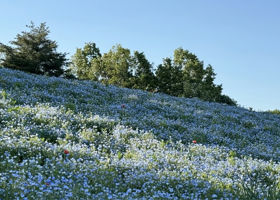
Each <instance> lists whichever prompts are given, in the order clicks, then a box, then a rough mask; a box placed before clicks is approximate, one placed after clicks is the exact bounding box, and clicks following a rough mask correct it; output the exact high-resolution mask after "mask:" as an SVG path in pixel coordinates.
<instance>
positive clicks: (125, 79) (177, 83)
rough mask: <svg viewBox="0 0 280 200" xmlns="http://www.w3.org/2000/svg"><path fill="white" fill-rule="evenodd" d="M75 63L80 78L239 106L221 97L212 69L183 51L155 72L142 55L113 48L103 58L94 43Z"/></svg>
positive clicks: (220, 89) (74, 60)
mask: <svg viewBox="0 0 280 200" xmlns="http://www.w3.org/2000/svg"><path fill="white" fill-rule="evenodd" d="M72 63H73V66H74V67H73V68H72V70H73V73H74V74H76V76H77V77H78V78H79V79H90V80H95V81H100V82H102V83H105V84H113V85H117V86H121V87H127V88H133V89H142V90H146V91H153V92H155V91H156V92H161V93H165V94H169V95H172V96H178V97H198V98H200V99H202V100H205V101H211V102H220V103H226V104H229V105H236V102H235V101H234V100H232V99H231V98H230V97H228V96H226V95H223V94H222V85H216V84H215V83H214V80H215V76H216V74H215V72H214V69H213V67H212V66H211V65H208V66H207V67H206V68H204V64H203V62H202V61H200V60H199V59H198V58H197V56H196V55H194V54H193V53H191V52H189V51H188V50H184V49H182V48H178V49H176V50H175V51H174V58H173V59H171V58H165V59H163V63H162V64H160V65H159V66H158V67H157V69H156V70H155V73H154V72H153V65H152V64H151V63H150V62H149V61H148V60H147V58H146V56H145V54H144V53H143V52H141V53H140V52H138V51H135V52H134V54H133V55H132V54H131V52H130V50H129V49H126V48H123V47H122V46H121V45H117V46H113V47H112V49H111V50H109V52H108V53H104V54H103V55H101V54H100V51H99V49H98V48H97V47H96V45H95V43H88V44H86V45H85V46H84V48H83V49H79V48H78V49H77V51H76V53H75V55H74V56H73V58H72Z"/></svg>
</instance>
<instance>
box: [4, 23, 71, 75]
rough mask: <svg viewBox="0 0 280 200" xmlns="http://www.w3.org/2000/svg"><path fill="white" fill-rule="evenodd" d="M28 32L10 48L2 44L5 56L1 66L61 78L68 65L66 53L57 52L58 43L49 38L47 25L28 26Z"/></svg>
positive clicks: (17, 38)
mask: <svg viewBox="0 0 280 200" xmlns="http://www.w3.org/2000/svg"><path fill="white" fill-rule="evenodd" d="M27 28H29V31H28V32H25V31H23V32H22V33H21V34H18V35H17V36H16V39H15V40H14V41H11V42H10V43H11V44H12V45H13V46H8V45H4V44H2V43H0V53H1V54H2V55H3V56H2V57H3V58H1V59H0V64H1V65H3V66H4V67H7V68H11V69H18V70H22V71H26V72H30V73H35V74H44V75H49V76H60V75H62V74H63V73H64V69H63V67H64V66H65V65H67V59H66V53H58V52H57V50H56V49H57V47H58V46H57V43H56V42H55V41H52V40H50V39H49V38H48V35H49V33H50V31H49V28H48V27H47V26H46V23H41V24H40V26H38V27H36V26H35V25H34V23H33V22H31V25H28V26H27Z"/></svg>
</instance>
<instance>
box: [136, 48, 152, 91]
mask: <svg viewBox="0 0 280 200" xmlns="http://www.w3.org/2000/svg"><path fill="white" fill-rule="evenodd" d="M133 59H134V62H135V63H134V65H135V66H134V71H135V74H134V81H133V88H135V89H142V90H147V91H153V90H154V89H155V81H156V80H155V75H154V74H153V72H152V68H153V66H152V64H151V63H150V62H149V61H148V60H147V59H146V57H145V55H144V53H143V52H142V53H139V52H138V51H135V52H134V56H133Z"/></svg>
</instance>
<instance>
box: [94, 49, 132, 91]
mask: <svg viewBox="0 0 280 200" xmlns="http://www.w3.org/2000/svg"><path fill="white" fill-rule="evenodd" d="M132 71H133V58H132V56H131V55H130V50H129V49H125V48H123V47H122V46H121V45H117V46H113V47H112V49H111V50H110V51H109V52H108V53H105V54H104V55H103V56H102V57H101V58H100V59H95V60H93V63H92V72H93V74H94V76H93V77H92V79H98V80H100V81H101V82H103V83H105V84H113V85H119V86H121V87H131V86H132Z"/></svg>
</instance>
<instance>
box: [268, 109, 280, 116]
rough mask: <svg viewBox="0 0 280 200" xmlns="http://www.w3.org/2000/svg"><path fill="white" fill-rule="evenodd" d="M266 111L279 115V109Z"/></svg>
mask: <svg viewBox="0 0 280 200" xmlns="http://www.w3.org/2000/svg"><path fill="white" fill-rule="evenodd" d="M268 112H270V113H273V114H276V115H280V110H278V109H275V110H269V111H268Z"/></svg>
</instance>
